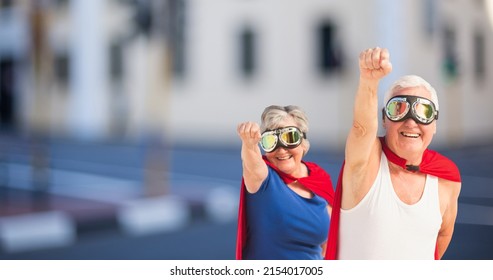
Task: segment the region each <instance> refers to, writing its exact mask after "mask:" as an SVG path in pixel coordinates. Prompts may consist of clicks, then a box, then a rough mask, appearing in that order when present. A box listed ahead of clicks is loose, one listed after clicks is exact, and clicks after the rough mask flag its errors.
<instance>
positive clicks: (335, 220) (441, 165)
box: [326, 137, 461, 260]
mask: <svg viewBox="0 0 493 280" xmlns="http://www.w3.org/2000/svg"><path fill="white" fill-rule="evenodd" d="M380 143H381V144H382V150H383V152H384V153H385V156H386V157H387V159H388V160H389V161H390V162H392V163H394V164H397V165H398V166H401V167H402V168H404V169H409V167H408V166H406V160H405V159H403V158H400V157H399V156H398V155H396V154H395V153H394V152H392V151H391V150H390V149H389V147H388V146H387V144H386V143H385V138H384V137H380ZM344 163H345V162H343V163H342V167H341V171H340V172H339V178H338V179H337V186H336V192H335V200H334V206H333V207H332V216H331V220H330V228H329V241H328V242H327V255H326V258H327V259H330V260H335V259H337V249H338V248H337V246H338V242H339V219H340V215H341V200H342V174H343V171H344ZM415 168H417V170H419V171H420V172H422V173H424V174H430V175H433V176H436V177H438V178H442V179H445V180H449V181H454V182H460V181H461V178H460V173H459V169H458V168H457V166H456V165H455V163H453V162H452V161H451V160H450V159H448V158H446V157H445V156H443V155H441V154H439V153H437V152H435V151H432V150H428V149H426V150H425V151H424V153H423V158H422V161H421V164H420V165H419V167H415ZM437 253H438V252H437V251H436V250H435V259H438V255H437Z"/></svg>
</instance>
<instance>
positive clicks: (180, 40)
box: [168, 0, 187, 77]
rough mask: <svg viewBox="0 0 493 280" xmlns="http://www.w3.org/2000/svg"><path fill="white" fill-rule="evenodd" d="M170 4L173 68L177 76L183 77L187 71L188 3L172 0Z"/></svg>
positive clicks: (183, 0)
mask: <svg viewBox="0 0 493 280" xmlns="http://www.w3.org/2000/svg"><path fill="white" fill-rule="evenodd" d="M168 5H169V12H170V13H169V15H170V21H169V29H168V32H169V36H170V39H171V52H172V56H173V60H172V62H173V65H172V67H173V68H172V70H173V74H174V75H175V76H177V77H183V76H184V75H185V72H186V27H187V13H186V11H187V9H186V8H187V5H186V1H185V0H170V1H169V2H168Z"/></svg>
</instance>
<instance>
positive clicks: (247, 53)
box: [239, 27, 257, 78]
mask: <svg viewBox="0 0 493 280" xmlns="http://www.w3.org/2000/svg"><path fill="white" fill-rule="evenodd" d="M256 37H257V36H256V34H255V32H254V31H253V30H252V28H250V27H245V28H244V29H243V30H242V31H240V36H239V45H240V46H239V49H240V51H239V68H240V73H241V74H242V75H243V76H244V77H246V78H248V77H252V76H253V75H254V74H255V71H256V68H257V58H256V55H257V53H256V51H257V50H256V48H257V42H256V40H257V39H256Z"/></svg>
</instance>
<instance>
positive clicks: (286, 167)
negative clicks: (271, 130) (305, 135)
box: [265, 117, 306, 177]
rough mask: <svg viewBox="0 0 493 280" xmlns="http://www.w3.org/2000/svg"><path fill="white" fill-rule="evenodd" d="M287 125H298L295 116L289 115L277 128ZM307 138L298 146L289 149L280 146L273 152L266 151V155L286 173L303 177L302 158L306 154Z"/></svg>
mask: <svg viewBox="0 0 493 280" xmlns="http://www.w3.org/2000/svg"><path fill="white" fill-rule="evenodd" d="M287 126H295V127H297V124H296V122H295V121H294V120H293V118H291V117H288V118H286V119H284V120H283V121H282V122H281V123H279V126H278V127H276V129H277V128H283V127H287ZM304 142H305V140H302V142H301V145H299V146H298V147H296V148H293V149H288V148H284V147H281V146H280V147H278V148H277V149H275V150H274V151H273V152H270V153H265V156H266V157H267V159H268V160H269V162H271V163H272V164H274V166H276V167H277V168H278V169H279V170H281V171H282V172H284V173H286V174H290V175H292V176H294V177H303V176H302V175H303V174H302V172H303V166H302V164H301V159H302V158H303V155H304V154H305V149H306V146H305V143H304Z"/></svg>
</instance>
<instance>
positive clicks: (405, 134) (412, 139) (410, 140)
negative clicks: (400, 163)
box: [383, 87, 436, 160]
mask: <svg viewBox="0 0 493 280" xmlns="http://www.w3.org/2000/svg"><path fill="white" fill-rule="evenodd" d="M396 95H413V96H420V97H424V98H427V99H431V94H430V93H429V92H428V91H427V90H426V89H425V88H423V87H414V88H405V89H401V90H399V91H397V92H395V93H394V94H393V95H392V96H396ZM383 127H384V128H385V129H386V139H387V144H388V146H389V147H390V148H391V149H392V150H393V151H394V152H395V153H396V154H397V155H399V156H400V157H402V158H405V159H408V160H412V159H415V158H419V160H420V159H421V156H422V154H423V152H424V151H425V149H426V148H428V146H429V145H430V143H431V140H432V139H433V135H434V134H435V132H436V120H434V121H433V122H432V123H430V124H427V125H425V124H421V123H417V122H416V121H415V120H414V119H412V118H408V119H406V120H403V121H399V122H392V121H390V120H389V119H388V118H387V117H386V116H385V117H384V118H383Z"/></svg>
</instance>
